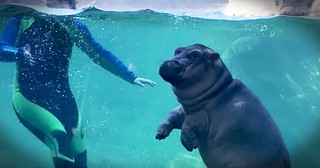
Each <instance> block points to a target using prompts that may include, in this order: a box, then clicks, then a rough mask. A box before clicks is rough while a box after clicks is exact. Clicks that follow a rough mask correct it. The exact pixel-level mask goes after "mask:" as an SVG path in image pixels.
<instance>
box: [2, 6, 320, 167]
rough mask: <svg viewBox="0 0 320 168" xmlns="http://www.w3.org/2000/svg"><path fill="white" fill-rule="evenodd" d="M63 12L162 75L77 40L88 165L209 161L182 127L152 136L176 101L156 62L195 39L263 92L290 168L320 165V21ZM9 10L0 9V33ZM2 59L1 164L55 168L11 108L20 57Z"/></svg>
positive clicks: (76, 75) (73, 75) (72, 69)
mask: <svg viewBox="0 0 320 168" xmlns="http://www.w3.org/2000/svg"><path fill="white" fill-rule="evenodd" d="M42 17H43V16H42ZM48 17H54V16H48ZM57 17H58V16H57ZM59 17H61V16H59ZM66 17H76V18H78V19H79V20H81V22H82V23H84V24H85V25H86V26H87V28H88V29H89V31H90V32H91V34H92V36H93V38H94V39H95V40H96V42H98V43H99V44H101V45H102V46H103V47H105V48H106V49H107V50H109V51H111V52H112V53H113V54H114V55H115V56H117V57H118V58H119V59H120V60H121V61H122V62H123V63H124V64H125V65H126V66H127V67H128V68H129V69H130V70H132V71H133V72H134V73H135V74H136V75H137V76H138V77H143V78H148V79H151V80H153V81H154V82H156V84H157V85H156V86H155V87H150V86H145V87H139V86H136V85H132V84H130V83H128V82H126V81H125V80H122V79H121V78H119V77H117V76H115V75H113V74H112V73H110V72H108V71H106V70H105V69H103V68H101V67H100V66H99V65H97V64H95V63H94V62H93V61H92V60H91V59H90V58H89V57H88V55H87V54H85V53H84V52H82V51H81V50H80V49H79V48H78V47H76V46H74V47H73V49H72V57H71V61H70V65H69V71H68V74H69V81H70V85H71V90H72V92H73V94H74V96H75V98H76V102H77V105H78V110H79V113H80V115H81V119H82V121H83V126H84V135H85V136H84V137H85V142H86V145H87V152H88V167H91V168H205V167H206V166H205V164H204V162H203V161H202V159H201V156H200V154H199V151H198V150H197V149H196V150H193V151H192V152H188V151H187V150H186V149H185V148H184V147H183V145H182V144H181V142H180V130H173V132H172V133H171V134H170V136H169V137H167V138H166V139H164V140H161V141H159V140H157V139H156V138H155V136H156V131H157V128H158V126H159V124H160V123H161V122H162V121H163V119H164V118H165V117H166V116H167V115H168V113H169V112H170V111H171V110H172V109H173V108H174V107H176V106H178V105H179V103H178V101H177V98H176V96H175V94H174V93H173V92H172V88H171V86H170V84H169V83H167V82H165V81H164V80H163V79H162V78H161V77H160V75H159V67H160V65H161V63H162V62H163V61H164V60H167V59H169V58H172V57H173V55H174V51H175V49H176V48H178V47H184V46H189V45H193V44H196V43H200V44H203V45H206V46H208V47H210V48H211V49H213V50H214V51H216V52H217V53H219V54H220V55H221V59H222V60H223V62H224V63H225V64H226V66H227V67H228V68H229V70H230V72H231V74H232V75H233V77H234V78H235V79H239V80H241V81H242V82H243V83H244V84H245V85H246V86H247V87H248V88H250V89H251V90H252V91H253V92H254V93H255V95H256V96H257V97H259V99H260V100H261V101H262V103H263V104H264V105H265V107H266V108H267V109H268V111H269V113H270V115H271V116H272V118H273V119H274V121H275V123H276V124H277V125H278V127H279V129H280V132H281V134H282V137H283V139H284V141H285V144H286V146H287V148H288V151H289V154H290V158H291V167H293V168H317V167H320V160H319V158H320V131H319V128H320V104H319V99H320V59H319V56H320V55H319V53H320V31H319V30H320V20H317V19H308V18H302V17H289V16H278V17H268V18H260V19H241V20H224V19H206V18H200V17H190V16H177V15H172V14H166V13H158V12H154V11H151V10H142V11H135V12H106V11H104V12H101V11H89V12H88V13H87V14H86V15H85V16H83V15H74V16H72V15H71V16H66ZM9 18H10V17H9V16H1V17H0V32H3V30H4V27H5V25H6V23H7V22H8V20H9ZM31 50H32V49H31ZM0 66H1V71H0V77H1V78H0V93H1V94H0V107H1V109H0V112H1V113H0V118H1V122H0V129H1V132H0V137H1V140H0V159H1V161H0V167H3V168H5V167H7V168H11V167H12V168H14V167H17V168H53V163H52V158H51V154H50V150H49V148H47V147H46V145H45V144H44V143H42V142H41V141H39V140H38V139H37V137H36V136H34V135H33V134H31V133H30V132H29V131H28V130H27V129H26V128H25V127H24V126H23V125H22V124H21V123H20V121H19V119H18V117H17V115H16V113H15V110H14V108H13V105H12V98H13V94H12V92H13V83H14V72H15V68H16V64H15V63H12V62H0ZM39 94H40V93H39Z"/></svg>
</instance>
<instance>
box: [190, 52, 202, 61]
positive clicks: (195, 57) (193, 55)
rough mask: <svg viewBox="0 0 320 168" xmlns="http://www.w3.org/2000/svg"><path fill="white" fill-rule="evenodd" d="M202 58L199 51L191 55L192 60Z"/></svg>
mask: <svg viewBox="0 0 320 168" xmlns="http://www.w3.org/2000/svg"><path fill="white" fill-rule="evenodd" d="M200 56H201V51H199V50H193V51H191V52H190V53H189V58H192V59H198V58H200Z"/></svg>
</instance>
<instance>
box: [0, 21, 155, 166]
mask: <svg viewBox="0 0 320 168" xmlns="http://www.w3.org/2000/svg"><path fill="white" fill-rule="evenodd" d="M74 44H75V45H76V46H77V47H79V48H80V49H81V50H82V51H83V52H85V53H86V54H87V55H88V56H89V57H90V58H91V59H92V60H93V61H94V62H95V63H96V64H98V65H100V66H101V67H102V68H104V69H106V70H108V71H109V72H111V73H113V74H114V75H116V76H118V77H120V78H122V79H123V80H125V81H127V82H129V83H132V84H136V85H139V86H144V84H148V85H151V86H155V83H154V82H153V81H152V80H149V79H144V78H139V77H137V76H136V75H135V74H134V73H133V72H132V71H130V70H129V69H128V68H127V67H126V66H125V65H124V64H123V63H122V62H121V61H120V60H119V59H118V58H117V57H116V56H114V55H113V54H112V53H111V52H110V51H108V50H106V49H105V48H103V47H102V46H101V45H100V44H98V43H97V42H96V41H95V40H94V39H93V37H92V36H91V34H90V32H89V30H88V29H87V27H86V26H85V25H84V24H83V23H81V22H80V21H79V20H76V19H74V18H70V17H60V18H53V17H35V18H26V17H14V18H12V19H11V20H10V21H9V22H8V24H7V26H6V28H5V29H4V31H3V33H2V36H1V38H0V61H4V62H16V72H15V77H14V85H13V107H14V110H15V112H16V114H17V116H18V118H19V120H20V121H21V123H22V124H23V125H24V126H25V127H26V128H27V129H28V130H30V131H31V132H32V133H33V134H34V135H35V136H37V138H39V139H40V140H41V141H42V142H44V143H45V144H46V145H47V146H48V147H49V148H50V151H51V155H52V157H53V163H54V166H55V167H56V168H71V167H73V168H85V167H87V152H86V147H85V144H84V140H83V138H84V135H83V132H82V125H81V120H80V116H79V113H78V108H77V104H76V101H75V98H74V96H73V94H72V92H71V89H70V84H69V76H68V67H69V62H70V57H71V55H72V47H73V45H74Z"/></svg>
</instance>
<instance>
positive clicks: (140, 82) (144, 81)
mask: <svg viewBox="0 0 320 168" xmlns="http://www.w3.org/2000/svg"><path fill="white" fill-rule="evenodd" d="M133 83H134V84H135V85H139V86H141V87H144V85H145V84H148V85H150V86H152V87H154V86H156V83H155V82H153V81H152V80H150V79H144V78H139V77H138V78H136V79H135V80H134V81H133Z"/></svg>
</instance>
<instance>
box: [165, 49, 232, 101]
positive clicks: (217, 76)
mask: <svg viewBox="0 0 320 168" xmlns="http://www.w3.org/2000/svg"><path fill="white" fill-rule="evenodd" d="M159 74H160V76H161V77H162V78H163V79H164V80H165V81H167V82H169V83H170V84H171V85H172V86H173V91H174V92H175V94H176V95H177V96H178V98H180V99H191V98H195V97H197V96H200V95H201V94H203V93H204V92H206V91H207V90H209V89H210V88H212V87H214V86H215V84H216V83H219V81H222V82H223V81H224V80H225V78H226V77H227V79H226V80H230V79H232V77H231V75H230V73H229V71H228V69H227V68H226V66H225V65H224V64H223V62H222V60H221V59H220V55H219V54H218V53H216V52H214V51H213V50H212V49H210V48H208V47H206V46H204V45H202V44H194V45H191V46H187V47H179V48H177V49H176V50H175V52H174V57H173V58H172V59H169V60H166V61H164V62H163V63H162V64H161V66H160V69H159Z"/></svg>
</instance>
